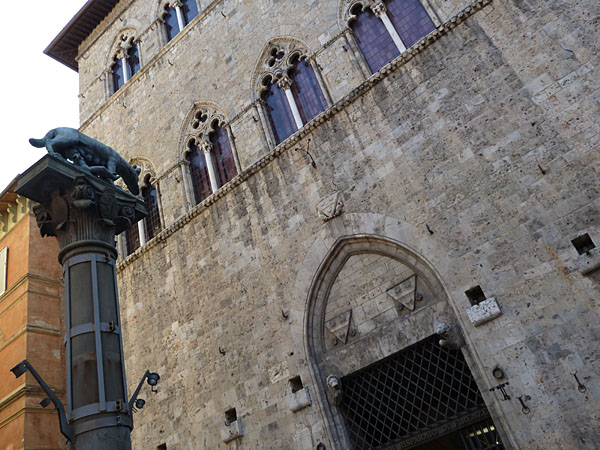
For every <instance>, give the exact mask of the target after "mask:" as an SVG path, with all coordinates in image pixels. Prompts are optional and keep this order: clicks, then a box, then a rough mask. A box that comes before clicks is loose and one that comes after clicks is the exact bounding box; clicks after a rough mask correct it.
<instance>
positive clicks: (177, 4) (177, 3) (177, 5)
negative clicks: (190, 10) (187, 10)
mask: <svg viewBox="0 0 600 450" xmlns="http://www.w3.org/2000/svg"><path fill="white" fill-rule="evenodd" d="M171 7H172V8H175V13H176V14H177V23H178V24H179V31H181V30H183V28H184V27H185V19H184V17H183V9H182V8H183V3H181V2H180V1H179V0H176V1H174V2H171Z"/></svg>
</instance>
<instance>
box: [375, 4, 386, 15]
mask: <svg viewBox="0 0 600 450" xmlns="http://www.w3.org/2000/svg"><path fill="white" fill-rule="evenodd" d="M371 11H373V14H375V15H376V16H377V17H381V16H383V15H384V14H385V13H386V12H387V7H386V6H385V3H383V2H376V3H373V4H372V5H371Z"/></svg>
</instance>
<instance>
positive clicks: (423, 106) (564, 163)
mask: <svg viewBox="0 0 600 450" xmlns="http://www.w3.org/2000/svg"><path fill="white" fill-rule="evenodd" d="M599 14H600V13H599V10H598V5H597V2H596V1H595V0H574V1H569V2H566V1H564V0H384V1H379V0H335V1H333V0H286V1H276V0H212V1H209V0H179V1H167V0H160V1H159V0H120V1H117V0H89V1H88V2H87V3H86V4H85V6H84V7H83V9H82V10H81V11H80V12H79V13H78V14H77V16H76V17H75V18H74V19H73V20H72V21H71V22H70V23H69V24H68V25H67V26H66V28H65V29H64V30H63V31H62V32H61V34H60V35H59V36H58V37H57V38H56V39H55V40H54V41H53V42H52V44H51V45H50V46H49V47H48V49H47V50H46V52H47V53H48V54H49V55H50V56H52V57H54V58H56V59H58V60H59V61H60V62H62V63H63V64H66V65H67V66H69V67H71V68H72V69H74V70H77V71H78V72H79V76H80V116H81V130H82V131H83V132H84V133H86V134H89V135H90V136H92V137H95V138H97V139H99V140H101V141H103V142H105V143H106V144H108V145H110V146H111V147H113V148H115V149H117V150H118V151H119V152H120V153H121V154H122V155H123V156H124V158H125V159H127V160H128V161H129V162H130V163H131V164H133V165H135V166H136V167H138V168H139V169H140V172H141V173H140V186H141V188H142V189H141V192H142V193H141V195H142V196H143V197H144V199H145V200H146V202H147V204H148V208H149V211H150V215H149V216H148V218H147V219H145V220H144V221H143V222H141V223H140V224H139V225H136V226H134V227H132V228H131V229H130V230H129V231H128V232H127V233H123V235H122V236H120V240H119V248H120V252H121V255H122V257H121V260H120V263H119V266H118V276H119V284H120V294H121V306H122V315H121V316H122V318H123V322H124V344H125V353H126V358H127V373H128V375H129V380H128V382H129V386H130V389H131V388H132V387H134V385H135V384H136V383H137V380H138V379H139V378H140V377H141V376H142V374H143V373H144V371H145V370H146V369H150V370H154V371H157V372H158V373H159V374H160V377H161V379H160V383H159V386H158V392H157V393H150V392H148V393H147V394H145V399H146V407H145V408H144V409H143V410H142V411H140V412H139V414H136V416H135V423H136V428H135V430H134V432H133V440H134V448H135V449H136V450H141V449H144V450H148V449H155V448H156V449H160V450H165V449H169V450H173V449H177V450H184V449H185V450H197V449H218V448H239V449H257V448H260V449H278V450H280V449H306V450H308V449H344V450H345V449H371V448H376V449H392V448H393V449H408V448H414V449H421V450H424V449H438V448H443V449H449V448H452V449H467V448H468V449H502V448H511V449H551V448H552V449H555V448H556V449H558V448H560V449H579V448H581V449H595V448H598V447H599V446H600V438H599V436H600V426H599V424H600V421H599V417H600V415H599V414H600V411H599V402H600V354H599V351H598V349H599V348H600V346H599V337H600V336H599V333H598V322H599V320H600V313H599V309H598V301H599V296H598V294H599V283H600V272H599V271H598V270H597V269H598V267H600V253H599V251H600V250H599V249H598V248H597V247H596V245H597V244H598V243H599V242H600V210H599V208H600V198H599V196H598V194H599V184H598V175H599V170H600V159H599V156H598V155H599V146H600V144H599V142H600V134H599V132H600V123H599V120H598V118H599V117H600V104H599V101H600V68H599V67H600V66H599V63H600V59H599V58H600V41H599V40H598V38H597V36H598V35H599V32H600V20H599V17H600V16H599ZM9 255H10V253H9ZM9 258H10V256H9ZM9 267H10V261H9Z"/></svg>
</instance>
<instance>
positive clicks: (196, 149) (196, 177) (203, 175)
mask: <svg viewBox="0 0 600 450" xmlns="http://www.w3.org/2000/svg"><path fill="white" fill-rule="evenodd" d="M188 149H189V151H188V152H187V153H186V160H187V161H188V162H189V163H190V175H191V178H192V187H193V189H194V199H195V201H196V204H198V203H200V202H201V201H202V200H204V199H205V198H206V197H208V196H209V195H210V194H212V188H211V185H210V176H209V174H208V165H207V163H206V155H205V152H204V150H203V149H202V148H201V146H200V145H198V144H197V143H196V139H193V140H192V141H190V142H189V143H188Z"/></svg>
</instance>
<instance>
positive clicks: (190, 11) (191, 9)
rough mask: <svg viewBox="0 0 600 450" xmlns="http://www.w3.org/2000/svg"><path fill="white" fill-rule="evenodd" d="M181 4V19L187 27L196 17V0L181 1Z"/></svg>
mask: <svg viewBox="0 0 600 450" xmlns="http://www.w3.org/2000/svg"><path fill="white" fill-rule="evenodd" d="M182 3H183V8H182V10H183V11H182V12H183V17H184V19H185V23H186V25H187V24H188V23H190V22H191V21H192V20H194V17H196V16H197V15H198V5H197V4H196V0H183V1H182Z"/></svg>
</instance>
